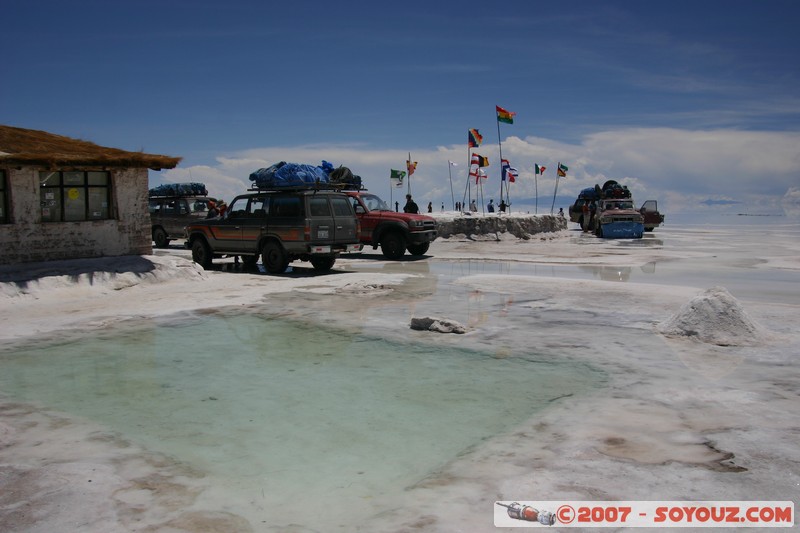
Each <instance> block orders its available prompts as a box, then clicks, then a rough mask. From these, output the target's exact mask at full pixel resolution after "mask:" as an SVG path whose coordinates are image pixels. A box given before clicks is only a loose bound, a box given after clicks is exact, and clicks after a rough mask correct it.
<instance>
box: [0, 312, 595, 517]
mask: <svg viewBox="0 0 800 533" xmlns="http://www.w3.org/2000/svg"><path fill="white" fill-rule="evenodd" d="M1 355H2V356H1V357H0V390H2V391H3V392H4V393H5V394H8V395H11V396H13V397H14V398H15V399H16V400H20V401H28V402H35V403H38V404H40V405H42V406H45V407H48V408H53V409H58V410H60V411H62V412H66V413H70V414H73V415H78V416H81V417H85V418H88V419H90V420H92V421H95V422H99V423H102V424H104V425H105V426H107V427H108V428H109V429H110V430H112V431H114V432H117V433H118V434H119V435H120V436H121V438H124V439H128V440H130V441H132V442H135V443H137V444H139V445H142V446H144V447H146V448H148V449H150V450H152V451H156V452H160V453H163V454H166V455H169V456H172V457H173V458H175V459H176V460H178V461H180V462H182V463H184V464H186V465H188V466H190V467H191V468H193V469H195V470H198V471H201V472H204V473H205V474H206V475H207V476H208V478H209V480H210V485H213V486H214V490H215V491H216V493H215V498H216V499H218V501H222V502H225V504H226V505H227V506H228V509H229V510H230V511H232V512H234V513H236V514H239V515H242V516H245V517H247V518H248V519H249V520H250V521H251V523H261V522H263V521H264V520H265V519H268V523H270V524H289V523H294V524H303V525H304V526H306V527H314V528H317V529H319V530H332V529H333V527H332V526H335V525H342V526H345V527H346V526H347V525H353V524H357V523H358V522H359V520H361V519H363V518H364V517H366V516H370V515H372V514H374V513H375V512H377V510H376V509H374V508H372V507H371V506H370V505H369V501H370V499H371V498H373V497H377V496H385V495H391V494H393V493H398V494H399V493H400V492H401V491H402V490H403V488H405V487H407V486H409V485H411V484H413V483H415V482H416V481H418V480H420V479H422V478H424V477H425V476H427V475H430V474H431V472H434V471H436V470H437V469H438V468H440V467H442V466H443V465H444V464H446V463H447V462H449V461H451V460H452V459H454V458H455V457H456V456H458V454H459V453H461V452H463V451H464V450H466V449H469V448H470V447H471V446H474V445H476V444H478V443H480V442H481V441H482V440H483V439H486V438H488V437H492V436H495V435H497V434H502V433H503V432H504V431H506V430H509V429H511V428H513V427H514V426H515V425H516V424H519V423H521V422H522V421H524V420H527V419H529V418H530V416H532V414H533V413H535V412H536V411H537V410H540V409H542V408H544V407H545V406H546V405H548V403H549V402H551V401H553V399H554V398H558V397H562V396H564V395H571V394H580V393H582V392H585V391H587V390H590V389H592V388H593V387H595V386H597V385H598V384H599V383H600V382H601V380H602V379H603V378H602V376H601V375H600V374H599V373H598V372H596V371H594V370H592V369H591V368H589V367H588V366H583V365H579V364H566V363H554V362H553V361H552V358H548V360H547V361H544V360H542V361H540V360H539V359H541V358H539V357H537V355H536V354H535V353H528V354H518V355H523V357H514V356H508V355H509V354H504V356H503V357H497V356H496V354H494V355H488V354H484V353H481V352H475V351H468V350H463V349H456V348H447V347H440V346H436V347H434V346H428V345H418V344H410V343H398V342H387V341H384V340H381V339H377V338H370V337H365V336H356V335H352V334H346V333H343V332H341V331H338V330H333V329H322V328H319V327H314V328H312V327H311V326H309V325H305V326H303V325H300V324H296V323H292V322H288V321H283V320H277V319H272V318H265V317H261V316H255V315H244V316H233V317H223V316H218V315H204V316H198V317H196V319H195V320H192V321H186V320H181V321H180V322H176V323H173V324H170V325H161V326H157V327H147V328H141V329H138V330H135V331H128V332H126V333H110V334H104V335H99V336H96V337H94V338H86V339H83V340H80V341H76V342H67V343H62V344H60V345H57V346H37V347H35V348H30V349H16V350H14V351H13V352H9V353H3V354H1ZM255 495H258V497H255ZM308 501H316V502H320V501H325V502H326V509H327V511H326V514H325V515H324V516H316V515H315V514H314V513H308V512H307V510H308V509H307V508H306V507H305V505H306V503H305V502H308Z"/></svg>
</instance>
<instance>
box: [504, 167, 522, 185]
mask: <svg viewBox="0 0 800 533" xmlns="http://www.w3.org/2000/svg"><path fill="white" fill-rule="evenodd" d="M506 173H507V174H508V181H509V183H515V182H516V181H517V176H519V173H518V172H517V169H516V168H514V167H508V170H507V171H506Z"/></svg>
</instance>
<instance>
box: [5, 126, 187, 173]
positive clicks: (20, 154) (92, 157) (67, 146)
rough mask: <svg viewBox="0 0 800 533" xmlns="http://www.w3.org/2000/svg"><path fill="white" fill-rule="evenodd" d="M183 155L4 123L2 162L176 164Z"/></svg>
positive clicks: (55, 165) (156, 167)
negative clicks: (130, 148) (130, 149)
mask: <svg viewBox="0 0 800 533" xmlns="http://www.w3.org/2000/svg"><path fill="white" fill-rule="evenodd" d="M180 161H181V158H180V157H169V156H166V155H157V154H146V153H144V152H127V151H125V150H119V149H118V148H107V147H105V146H98V145H96V144H94V143H91V142H88V141H81V140H78V139H72V138H70V137H64V136H61V135H55V134H53V133H47V132H46V131H38V130H27V129H24V128H14V127H12V126H3V125H0V164H3V163H5V164H9V165H31V166H43V167H47V168H51V169H55V168H64V167H82V166H92V167H94V166H99V167H124V168H150V169H153V170H161V169H162V168H175V167H176V166H177V164H178V163H180Z"/></svg>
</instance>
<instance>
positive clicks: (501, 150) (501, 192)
mask: <svg viewBox="0 0 800 533" xmlns="http://www.w3.org/2000/svg"><path fill="white" fill-rule="evenodd" d="M495 114H496V113H495ZM496 119H497V145H498V146H499V148H500V201H501V202H502V201H503V181H504V180H503V143H502V142H500V117H496ZM506 204H508V202H506ZM506 209H508V206H506ZM508 212H509V213H510V212H511V209H508Z"/></svg>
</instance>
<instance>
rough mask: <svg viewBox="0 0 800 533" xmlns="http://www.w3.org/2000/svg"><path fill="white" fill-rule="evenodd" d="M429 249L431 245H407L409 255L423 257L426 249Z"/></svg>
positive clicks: (425, 243)
mask: <svg viewBox="0 0 800 533" xmlns="http://www.w3.org/2000/svg"><path fill="white" fill-rule="evenodd" d="M430 247H431V243H429V242H423V243H420V244H409V245H408V253H410V254H411V255H425V252H427V251H428V248H430Z"/></svg>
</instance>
